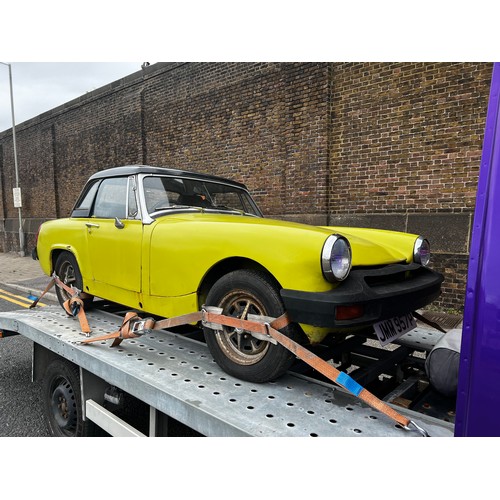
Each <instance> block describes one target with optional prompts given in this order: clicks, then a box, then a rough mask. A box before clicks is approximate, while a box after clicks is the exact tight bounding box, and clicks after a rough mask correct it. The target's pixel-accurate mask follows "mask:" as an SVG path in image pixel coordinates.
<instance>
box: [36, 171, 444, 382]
mask: <svg viewBox="0 0 500 500" xmlns="http://www.w3.org/2000/svg"><path fill="white" fill-rule="evenodd" d="M34 257H35V258H37V259H39V262H40V265H41V267H42V269H43V271H44V272H45V273H46V274H47V275H49V276H51V275H52V274H53V273H55V274H56V275H57V276H58V277H59V278H60V279H61V280H62V281H63V282H64V283H66V284H68V285H71V286H74V287H76V288H78V289H79V290H81V291H83V292H84V293H85V296H86V297H87V298H86V299H85V305H86V307H89V306H91V303H92V300H93V298H94V297H99V298H101V299H106V300H109V301H112V302H115V303H118V304H122V305H124V306H126V307H129V308H132V309H134V310H137V311H142V312H146V313H148V314H151V315H155V316H160V317H164V318H169V317H173V316H178V315H183V314H187V313H191V312H195V311H198V310H200V309H201V308H202V307H203V306H216V307H219V308H221V309H222V311H223V312H222V313H223V314H225V315H228V316H233V317H238V318H241V319H247V318H248V316H249V315H261V316H266V317H271V318H277V317H279V316H281V315H283V314H284V313H287V315H288V318H289V319H290V321H291V323H289V324H288V325H287V326H286V327H285V328H283V329H282V330H281V331H282V332H283V333H285V334H286V335H287V336H289V337H290V338H292V339H294V340H295V341H297V342H299V343H301V344H303V345H308V344H309V345H311V344H317V343H319V342H322V341H323V340H324V339H325V338H326V337H327V336H329V335H345V334H346V333H349V332H367V331H369V332H370V333H371V334H372V335H374V336H375V334H376V335H377V336H378V338H379V340H380V341H381V342H382V344H384V342H385V343H387V342H389V341H391V340H393V339H394V338H397V337H398V336H399V335H402V334H403V333H405V332H407V331H408V330H409V329H412V328H414V326H415V321H414V319H413V316H412V314H411V313H412V312H413V311H415V310H417V309H419V308H422V307H424V306H426V305H427V304H429V303H430V302H432V301H433V300H434V299H436V298H437V297H438V296H439V293H440V288H441V283H442V281H443V276H442V275H441V274H439V273H437V272H435V271H433V270H431V269H429V268H428V267H427V265H428V263H429V259H430V247H429V242H428V241H427V240H426V239H425V238H423V237H422V236H419V235H411V234H407V233H399V232H393V231H385V230H375V229H361V228H351V227H317V226H311V225H305V224H296V223H291V222H285V221H281V220H272V219H267V218H264V217H263V216H262V213H261V211H260V210H259V208H258V207H257V205H256V203H255V202H254V200H253V199H252V197H251V195H250V193H249V192H248V190H247V189H246V187H245V186H244V185H243V184H240V183H238V182H234V181H231V180H228V179H224V178H220V177H216V176H211V175H204V174H199V173H194V172H187V171H181V170H173V169H169V168H163V167H151V166H143V165H137V166H124V167H116V168H110V169H107V170H103V171H100V172H97V173H96V174H94V175H92V176H91V177H90V179H89V180H88V182H87V184H86V185H85V187H84V189H83V191H82V193H81V195H80V197H79V198H78V201H77V202H76V205H75V206H74V209H73V211H72V213H71V216H70V217H69V218H65V219H58V220H51V221H48V222H45V223H44V224H42V226H41V227H40V230H39V234H38V239H37V245H36V249H35V252H34ZM57 294H58V297H59V300H60V302H61V304H62V303H64V302H65V301H66V300H67V299H68V296H67V293H66V292H65V291H64V289H61V288H58V289H57ZM204 333H205V340H206V343H207V345H208V348H209V349H210V352H211V354H212V356H213V357H214V359H215V361H216V362H217V363H218V364H219V365H220V367H221V368H222V369H223V370H225V371H226V372H227V373H229V374H231V375H234V376H235V377H238V378H241V379H244V380H249V381H253V382H265V381H269V380H273V379H276V378H278V377H279V376H280V375H282V374H283V373H284V372H285V371H286V370H287V369H288V368H289V367H290V366H291V364H292V363H293V361H294V356H293V354H292V353H291V352H289V351H288V350H287V349H285V348H284V347H283V346H281V345H279V344H277V345H276V344H274V343H271V342H268V341H267V340H265V339H262V338H257V337H255V336H253V335H252V334H250V333H249V332H246V331H244V330H243V331H242V330H240V329H231V328H227V327H221V329H220V330H211V329H210V328H207V327H205V332H204Z"/></svg>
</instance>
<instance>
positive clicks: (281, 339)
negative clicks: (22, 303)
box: [81, 308, 428, 437]
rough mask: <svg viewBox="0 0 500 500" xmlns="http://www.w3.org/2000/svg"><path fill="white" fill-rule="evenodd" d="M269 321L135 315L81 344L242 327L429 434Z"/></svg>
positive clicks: (282, 322)
mask: <svg viewBox="0 0 500 500" xmlns="http://www.w3.org/2000/svg"><path fill="white" fill-rule="evenodd" d="M212 309H217V308H212ZM217 311H220V309H217ZM266 319H270V320H271V321H269V322H265V321H264V322H260V321H254V320H253V317H252V321H249V320H244V319H239V318H233V317H231V316H224V315H222V314H220V313H219V312H211V311H210V310H207V309H203V310H202V311H200V312H195V313H191V314H185V315H183V316H176V317H174V318H169V319H164V320H161V321H156V322H155V321H154V320H153V319H152V318H147V319H141V318H140V317H139V316H137V315H136V314H135V313H127V315H126V316H125V318H124V321H123V324H122V325H121V327H120V328H119V330H118V331H116V332H114V333H111V334H109V335H103V336H100V337H95V338H89V339H86V340H82V341H81V343H82V344H88V343H91V342H97V341H103V340H108V339H113V343H112V345H111V347H115V346H117V345H119V344H120V343H121V341H122V340H124V339H127V338H134V337H138V336H140V335H143V334H144V333H146V332H148V331H151V330H162V329H166V328H172V327H174V326H181V325H186V324H190V323H194V322H198V321H201V322H202V323H203V324H204V325H205V326H209V327H211V328H213V327H214V326H228V327H232V328H239V329H241V330H245V331H248V332H251V333H252V334H256V335H257V336H258V338H266V339H267V340H269V341H270V342H273V343H279V344H281V345H282V346H283V347H285V348H286V349H288V350H289V351H291V352H292V353H293V354H295V356H297V357H298V358H299V359H301V360H302V361H304V362H305V363H307V364H308V365H309V366H311V367H312V368H314V369H315V370H317V371H318V372H320V373H321V374H322V375H324V376H325V377H327V378H328V379H329V380H331V381H332V382H335V383H336V384H337V385H340V386H341V387H343V388H344V389H346V390H347V391H349V392H350V393H351V394H353V395H355V396H356V397H358V398H359V399H361V400H362V401H364V402H365V403H366V404H368V405H369V406H371V407H372V408H375V409H376V410H378V411H380V412H381V413H383V414H384V415H386V416H387V417H389V418H390V419H392V420H394V421H395V422H397V423H398V424H399V425H401V426H402V427H404V428H405V429H406V430H410V429H411V428H410V426H413V427H414V428H415V429H416V430H417V431H418V432H419V433H420V434H421V435H422V436H426V437H427V436H428V433H427V432H426V431H425V430H424V429H422V428H421V427H419V426H418V425H417V424H416V423H415V422H413V421H412V420H410V419H409V418H407V417H405V416H404V415H401V414H400V413H398V412H397V411H396V410H394V409H393V408H392V407H390V406H389V405H388V404H387V403H385V402H383V401H382V400H380V399H379V398H377V397H376V396H375V395H373V394H372V393H370V392H369V391H367V390H366V389H365V388H363V387H362V386H361V385H359V384H358V383H357V382H356V381H355V380H354V379H353V378H351V377H350V376H349V375H348V374H347V373H345V372H341V371H340V370H337V369H336V368H335V367H334V366H333V365H331V364H329V363H327V362H326V361H324V360H323V359H321V358H320V357H319V356H316V354H314V353H312V352H310V351H309V350H307V349H306V348H305V347H303V346H301V345H300V344H298V343H297V342H295V341H293V340H292V339H290V338H288V337H287V336H286V335H284V334H283V333H281V332H279V331H278V329H281V328H284V327H285V326H286V325H287V324H288V323H289V322H290V320H289V318H288V316H287V315H286V314H284V315H282V316H280V317H279V318H277V319H272V318H266Z"/></svg>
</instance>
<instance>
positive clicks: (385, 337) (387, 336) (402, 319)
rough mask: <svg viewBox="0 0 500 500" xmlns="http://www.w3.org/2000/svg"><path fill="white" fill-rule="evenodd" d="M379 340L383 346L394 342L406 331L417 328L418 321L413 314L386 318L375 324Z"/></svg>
mask: <svg viewBox="0 0 500 500" xmlns="http://www.w3.org/2000/svg"><path fill="white" fill-rule="evenodd" d="M373 328H374V329H375V333H376V334H377V337H378V340H379V342H380V344H381V345H382V346H384V345H387V344H389V343H390V342H393V341H394V340H396V339H397V338H399V337H401V335H404V334H405V333H408V332H409V331H411V330H413V329H414V328H417V322H416V321H415V318H414V317H413V315H412V314H405V315H404V316H399V317H396V318H391V319H386V320H385V321H381V322H380V323H375V324H374V325H373Z"/></svg>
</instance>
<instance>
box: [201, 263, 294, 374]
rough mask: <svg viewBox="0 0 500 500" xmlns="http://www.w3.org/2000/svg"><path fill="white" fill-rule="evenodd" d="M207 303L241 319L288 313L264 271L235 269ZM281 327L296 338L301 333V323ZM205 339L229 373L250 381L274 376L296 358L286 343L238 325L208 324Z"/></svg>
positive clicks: (215, 287) (215, 356) (218, 361)
mask: <svg viewBox="0 0 500 500" xmlns="http://www.w3.org/2000/svg"><path fill="white" fill-rule="evenodd" d="M206 305H207V306H216V307H220V308H222V314H224V315H227V316H232V317H235V318H240V319H247V318H248V315H249V314H256V315H263V316H271V317H275V318H276V317H279V316H281V315H282V314H283V313H284V307H283V303H282V301H281V297H280V295H279V291H278V289H277V287H276V286H275V285H274V284H273V283H272V281H271V280H270V279H269V278H268V277H267V276H266V275H265V274H264V273H260V272H257V271H250V270H238V271H233V272H231V273H228V274H226V275H225V276H223V277H222V278H220V279H219V280H218V281H217V282H216V283H215V284H214V286H213V287H212V288H211V290H210V292H209V293H208V295H207V299H206ZM281 331H282V332H283V333H285V334H286V335H288V336H289V337H291V338H293V339H294V340H298V339H299V337H300V330H299V329H298V327H297V325H293V324H291V325H288V326H287V327H286V328H284V329H282V330H281ZM205 340H206V343H207V346H208V348H209V350H210V352H211V354H212V356H213V357H214V360H215V361H216V362H217V364H218V365H219V366H220V367H221V368H222V369H223V370H224V371H225V372H226V373H228V374H230V375H233V376H235V377H237V378H239V379H242V380H247V381H249V382H258V383H262V382H267V381H269V380H274V379H276V378H278V377H280V376H281V375H283V374H284V373H285V372H286V371H287V370H288V368H290V366H291V364H292V363H293V361H294V359H295V358H294V356H293V354H292V353H291V352H290V351H288V350H287V349H285V348H284V347H283V346H281V345H279V344H278V345H275V344H272V343H270V342H267V341H265V340H260V339H257V338H255V337H253V336H252V335H251V334H250V333H248V332H246V331H240V330H237V329H235V328H230V327H222V330H212V329H209V328H205Z"/></svg>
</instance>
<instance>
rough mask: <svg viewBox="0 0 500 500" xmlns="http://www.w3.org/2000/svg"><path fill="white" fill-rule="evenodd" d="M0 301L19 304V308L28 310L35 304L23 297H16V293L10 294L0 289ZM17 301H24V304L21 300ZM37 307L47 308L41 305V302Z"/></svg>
mask: <svg viewBox="0 0 500 500" xmlns="http://www.w3.org/2000/svg"><path fill="white" fill-rule="evenodd" d="M0 299H4V300H7V301H8V302H12V303H13V304H17V305H18V306H22V307H25V308H28V307H29V306H30V305H31V304H32V303H33V301H32V300H30V299H28V298H26V297H22V296H21V295H16V294H14V293H10V292H8V291H7V290H2V289H1V288H0ZM16 299H20V300H23V301H24V302H20V301H19V300H16ZM37 305H39V306H41V307H45V304H41V303H40V302H39V303H38V304H37Z"/></svg>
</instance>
